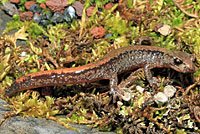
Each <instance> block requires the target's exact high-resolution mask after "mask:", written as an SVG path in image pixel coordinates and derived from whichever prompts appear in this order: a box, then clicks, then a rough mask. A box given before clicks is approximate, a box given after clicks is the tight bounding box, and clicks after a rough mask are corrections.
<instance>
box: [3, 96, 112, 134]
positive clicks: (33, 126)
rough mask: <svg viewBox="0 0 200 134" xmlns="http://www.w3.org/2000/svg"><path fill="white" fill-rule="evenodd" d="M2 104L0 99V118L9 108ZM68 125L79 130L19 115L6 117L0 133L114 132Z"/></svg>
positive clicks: (108, 133)
mask: <svg viewBox="0 0 200 134" xmlns="http://www.w3.org/2000/svg"><path fill="white" fill-rule="evenodd" d="M3 105H7V102H5V101H4V100H2V99H0V119H2V118H3V117H4V114H6V113H7V112H11V110H10V109H9V108H7V107H4V106H3ZM69 126H71V127H73V128H76V129H78V130H79V131H80V132H77V131H73V130H69V129H67V128H66V127H64V126H61V125H60V124H58V123H56V122H55V121H52V120H47V119H45V118H41V119H38V118H33V117H27V118H23V117H20V116H15V117H11V118H10V119H6V120H5V121H4V122H3V123H2V124H1V126H0V134H88V133H90V134H115V133H114V132H99V131H98V130H97V129H96V128H91V127H87V126H85V125H78V124H70V125H69Z"/></svg>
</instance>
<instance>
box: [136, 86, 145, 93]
mask: <svg viewBox="0 0 200 134" xmlns="http://www.w3.org/2000/svg"><path fill="white" fill-rule="evenodd" d="M136 90H137V91H139V92H140V93H141V94H142V93H143V92H144V88H143V87H141V86H136Z"/></svg>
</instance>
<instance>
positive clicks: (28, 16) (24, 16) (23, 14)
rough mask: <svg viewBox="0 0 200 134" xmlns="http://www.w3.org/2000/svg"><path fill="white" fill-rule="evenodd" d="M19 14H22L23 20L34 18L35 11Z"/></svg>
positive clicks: (21, 18)
mask: <svg viewBox="0 0 200 134" xmlns="http://www.w3.org/2000/svg"><path fill="white" fill-rule="evenodd" d="M19 16H20V20H21V21H25V20H32V18H33V12H31V11H28V12H24V13H20V15H19Z"/></svg>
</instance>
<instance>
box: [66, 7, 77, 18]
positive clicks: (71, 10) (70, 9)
mask: <svg viewBox="0 0 200 134" xmlns="http://www.w3.org/2000/svg"><path fill="white" fill-rule="evenodd" d="M75 13H76V11H75V9H74V8H73V7H72V6H69V7H68V8H66V10H65V11H64V19H65V20H66V21H67V22H71V21H72V20H73V18H75V17H76V14H75Z"/></svg>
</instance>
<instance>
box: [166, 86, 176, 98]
mask: <svg viewBox="0 0 200 134" xmlns="http://www.w3.org/2000/svg"><path fill="white" fill-rule="evenodd" d="M175 93H176V88H175V87H173V86H171V85H167V86H165V87H164V94H165V95H166V96H167V97H169V98H170V97H172V96H174V94H175Z"/></svg>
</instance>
